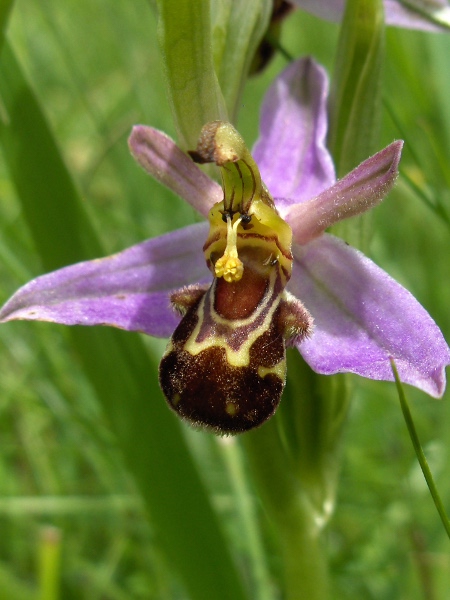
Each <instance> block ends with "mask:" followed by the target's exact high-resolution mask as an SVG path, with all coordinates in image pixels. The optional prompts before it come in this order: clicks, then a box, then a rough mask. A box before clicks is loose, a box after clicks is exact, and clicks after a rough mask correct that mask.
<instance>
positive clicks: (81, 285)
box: [0, 223, 210, 337]
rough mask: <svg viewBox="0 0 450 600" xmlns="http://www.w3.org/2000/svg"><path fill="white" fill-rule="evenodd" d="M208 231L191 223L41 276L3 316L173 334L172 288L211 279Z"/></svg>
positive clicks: (20, 292) (22, 290)
mask: <svg viewBox="0 0 450 600" xmlns="http://www.w3.org/2000/svg"><path fill="white" fill-rule="evenodd" d="M207 232H208V225H207V223H201V224H198V225H192V226H190V227H185V228H184V229H180V230H178V231H174V232H172V233H169V234H167V235H163V236H160V237H157V238H153V239H151V240H148V241H146V242H142V243H141V244H137V245H136V246H132V247H131V248H128V249H127V250H124V251H123V252H120V253H118V254H114V255H112V256H108V257H106V258H100V259H97V260H90V261H87V262H82V263H78V264H75V265H72V266H70V267H65V268H63V269H59V270H58V271H53V272H52V273H48V274H47V275H42V276H41V277H38V278H37V279H34V280H33V281H30V282H29V283H27V284H26V285H24V286H23V287H22V288H20V289H19V290H18V291H17V292H16V293H15V294H14V296H13V297H12V298H11V299H10V300H9V301H8V302H7V303H6V304H5V306H4V307H3V308H2V310H1V311H0V320H1V321H11V320H14V319H25V320H36V321H51V322H54V323H61V324H63V325H109V326H112V327H118V328H120V329H127V330H129V331H141V332H143V333H147V334H149V335H154V336H158V337H169V336H170V335H171V334H172V333H173V330H174V329H175V327H176V325H177V324H178V322H179V320H180V318H179V316H178V315H176V314H175V312H174V311H173V310H172V308H171V306H170V300H169V295H170V292H171V291H172V290H174V289H176V288H179V287H182V286H185V285H188V284H191V283H196V282H198V281H200V280H205V278H209V279H210V273H209V271H208V269H207V268H206V264H205V259H204V257H203V252H202V246H203V242H204V240H205V239H206V236H207Z"/></svg>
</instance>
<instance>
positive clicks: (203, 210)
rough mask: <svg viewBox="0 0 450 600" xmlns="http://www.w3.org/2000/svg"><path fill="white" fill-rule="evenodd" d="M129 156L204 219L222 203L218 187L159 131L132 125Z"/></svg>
mask: <svg viewBox="0 0 450 600" xmlns="http://www.w3.org/2000/svg"><path fill="white" fill-rule="evenodd" d="M128 145H129V147H130V151H131V154H132V155H133V157H134V158H135V159H136V161H137V162H138V163H139V164H140V165H141V167H143V169H145V171H147V173H149V174H150V175H151V176H152V177H154V178H155V179H157V180H158V181H159V182H160V183H162V184H164V185H165V186H166V187H168V188H169V189H170V190H172V191H173V192H175V194H177V195H178V196H180V197H181V198H183V199H184V200H186V202H189V204H191V206H193V207H194V208H195V210H197V211H198V212H199V213H200V214H201V215H203V216H204V217H207V216H208V213H209V211H210V209H211V207H212V206H213V204H215V203H216V202H220V201H221V200H222V199H223V191H222V188H221V187H220V185H219V184H218V183H216V182H215V181H213V180H212V179H210V178H209V177H208V176H207V175H205V173H203V171H201V169H199V167H198V166H197V165H196V164H195V163H194V162H193V160H192V159H191V158H190V156H188V155H187V154H185V153H184V152H183V151H182V150H180V148H178V146H177V145H176V144H175V142H174V141H173V140H172V139H171V138H170V137H169V136H168V135H166V134H165V133H163V132H162V131H158V130H157V129H153V127H147V126H146V125H135V126H134V127H133V130H132V132H131V135H130V138H129V140H128Z"/></svg>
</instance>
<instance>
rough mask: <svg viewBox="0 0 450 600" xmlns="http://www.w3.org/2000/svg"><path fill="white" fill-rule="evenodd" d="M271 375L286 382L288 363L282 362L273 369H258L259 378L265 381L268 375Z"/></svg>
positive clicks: (260, 367)
mask: <svg viewBox="0 0 450 600" xmlns="http://www.w3.org/2000/svg"><path fill="white" fill-rule="evenodd" d="M270 374H272V375H275V376H276V377H278V379H281V381H284V380H285V377H286V361H285V360H280V362H279V363H277V364H276V365H274V366H273V367H262V366H259V367H258V376H259V377H261V379H264V377H265V376H266V375H270Z"/></svg>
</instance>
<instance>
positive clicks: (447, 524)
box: [391, 359, 450, 538]
mask: <svg viewBox="0 0 450 600" xmlns="http://www.w3.org/2000/svg"><path fill="white" fill-rule="evenodd" d="M391 367H392V371H393V373H394V377H395V385H396V386H397V392H398V397H399V400H400V406H401V407H402V412H403V417H404V419H405V423H406V427H407V428H408V433H409V437H410V438H411V441H412V444H413V446H414V450H415V453H416V456H417V460H418V461H419V464H420V468H421V469H422V473H423V476H424V477H425V481H426V482H427V485H428V489H429V490H430V493H431V497H432V498H433V502H434V505H435V506H436V509H437V511H438V513H439V516H440V517H441V521H442V524H443V525H444V529H445V531H446V532H447V535H448V537H449V538H450V521H449V519H448V516H447V513H446V512H445V508H444V505H443V503H442V500H441V497H440V496H439V492H438V491H437V488H436V484H435V483H434V479H433V475H432V474H431V471H430V467H429V466H428V461H427V459H426V457H425V454H424V452H423V449H422V446H421V444H420V441H419V436H418V435H417V431H416V428H415V426H414V421H413V418H412V415H411V411H410V410H409V405H408V401H407V399H406V396H405V392H404V391H403V387H402V383H401V381H400V378H399V376H398V371H397V367H396V366H395V363H394V360H393V359H391Z"/></svg>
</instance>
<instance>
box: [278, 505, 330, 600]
mask: <svg viewBox="0 0 450 600" xmlns="http://www.w3.org/2000/svg"><path fill="white" fill-rule="evenodd" d="M282 538H283V539H282V552H283V564H284V570H285V571H284V578H285V597H286V600H325V599H326V598H329V597H330V592H329V579H328V565H327V562H328V561H327V555H326V550H325V549H324V548H323V544H322V540H321V538H320V528H319V527H317V526H316V525H315V523H314V515H313V513H312V511H309V510H308V508H307V506H303V507H298V510H297V512H296V515H295V519H292V522H291V526H290V527H287V528H286V529H284V530H283V531H282Z"/></svg>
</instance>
